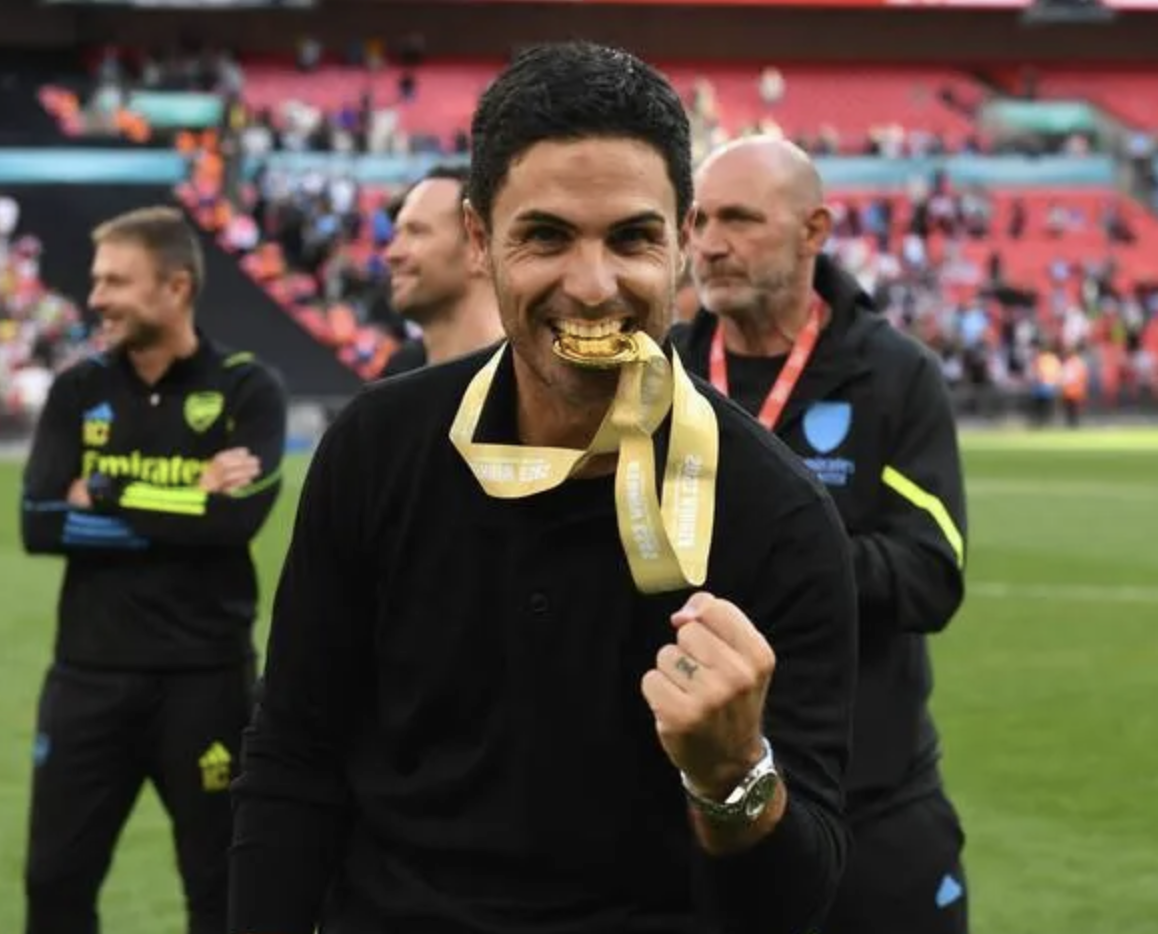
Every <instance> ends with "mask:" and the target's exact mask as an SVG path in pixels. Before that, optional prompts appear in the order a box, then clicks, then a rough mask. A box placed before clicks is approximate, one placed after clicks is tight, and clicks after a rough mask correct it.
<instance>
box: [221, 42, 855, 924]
mask: <svg viewBox="0 0 1158 934" xmlns="http://www.w3.org/2000/svg"><path fill="white" fill-rule="evenodd" d="M472 131H473V132H472V136H473V150H472V159H473V162H472V166H471V176H470V182H469V184H468V189H467V191H468V203H467V205H466V207H465V215H466V225H467V230H468V232H469V234H470V237H471V241H472V244H473V245H474V248H476V249H477V250H479V251H480V254H481V255H483V256H485V258H486V262H487V263H488V265H489V268H490V272H491V276H492V280H493V282H494V285H495V292H496V296H497V299H498V303H499V310H500V314H501V317H502V322H503V329H504V332H505V334H506V341H505V342H504V343H503V345H502V346H501V347H499V348H498V349H497V350H488V351H485V352H483V353H480V354H475V355H472V356H470V357H466V358H462V359H460V360H455V361H452V362H449V363H446V364H443V365H439V366H434V367H430V368H428V369H426V370H422V371H419V372H416V373H413V374H408V375H405V376H402V377H399V378H397V379H394V380H389V381H387V382H385V383H383V384H381V385H378V386H375V387H373V388H371V389H369V390H367V391H366V392H365V393H363V394H362V395H361V396H360V397H359V398H358V399H356V400H355V401H354V402H352V403H351V404H350V405H349V406H348V407H347V408H346V410H345V411H344V412H343V413H342V415H341V416H340V417H339V418H338V419H337V421H336V422H335V423H334V425H333V426H332V427H331V428H330V430H329V431H328V432H327V434H326V437H325V438H324V439H323V441H322V444H321V446H320V448H319V450H318V452H317V454H316V455H315V457H314V460H313V463H312V465H311V468H310V473H309V476H308V478H307V480H306V484H305V487H304V490H303V494H302V501H301V504H300V507H299V512H298V516H297V522H296V525H295V528H294V535H293V540H292V543H291V546H290V549H289V553H288V555H287V558H286V564H285V568H284V571H283V575H282V579H281V582H280V585H279V588H278V594H277V599H276V602H275V607H274V618H273V626H272V632H271V637H270V645H269V653H268V664H267V668H266V678H267V687H266V696H265V700H264V704H263V706H262V708H261V709H260V710H259V711H258V713H257V715H256V718H255V722H254V725H253V727H252V729H251V731H250V734H249V736H248V740H247V747H246V754H245V761H244V763H243V774H242V776H241V778H240V779H239V781H238V783H237V785H236V795H237V802H238V811H237V823H236V831H235V849H234V860H233V877H232V917H231V931H234V932H237V934H299V932H300V934H305V932H309V931H312V930H313V929H314V927H315V925H316V924H318V923H322V924H323V927H324V929H325V930H326V931H327V932H328V934H330V932H332V934H371V932H374V934H377V932H381V931H386V930H391V931H393V930H421V931H424V932H437V934H443V932H446V934H456V932H462V934H473V932H479V934H481V932H498V934H506V932H511V934H515V932H526V934H538V932H541V934H547V932H551V934H588V932H591V934H594V932H605V931H606V932H610V931H614V932H622V934H644V932H649V934H658V932H665V934H709V932H712V934H715V932H727V934H731V932H736V934H740V932H744V934H748V932H755V931H759V932H761V934H805V932H807V930H808V928H809V925H810V924H812V923H813V922H814V921H815V920H816V919H817V918H818V917H819V916H821V914H822V913H823V911H824V909H825V907H826V905H827V904H828V901H829V899H830V898H831V896H832V893H833V891H834V888H835V886H836V883H837V880H838V878H839V876H840V872H841V867H842V865H843V861H844V856H845V850H846V841H847V829H846V827H845V824H844V821H843V817H842V813H841V811H842V797H841V790H840V788H841V780H842V777H843V773H844V769H845V763H846V761H847V758H848V740H849V735H848V734H849V723H850V720H849V708H850V702H851V697H852V691H853V681H854V671H855V635H854V634H855V623H856V620H855V592H854V585H853V580H852V568H851V562H850V555H849V547H848V542H847V539H846V537H845V535H844V533H843V531H842V527H841V523H840V520H839V518H838V516H837V515H836V513H835V510H834V507H833V505H832V503H831V501H830V500H829V499H828V497H827V495H826V494H825V492H824V491H823V489H822V488H821V487H820V486H819V484H818V483H817V482H816V481H815V480H813V479H812V478H811V476H810V475H809V473H808V472H807V471H806V470H805V469H804V468H803V467H800V466H798V465H797V464H796V461H795V459H794V458H793V457H792V455H791V454H790V453H789V452H788V451H787V449H785V448H784V447H783V446H782V445H781V444H780V443H779V442H777V441H776V440H775V439H774V438H772V437H771V436H770V435H769V434H768V433H767V432H764V431H763V430H762V429H761V428H760V426H759V425H758V424H756V423H755V422H754V421H752V420H751V419H749V418H748V417H747V416H746V415H744V414H743V413H742V412H741V411H740V410H739V409H738V408H736V407H735V406H733V405H732V404H731V403H730V402H728V401H727V400H726V399H725V398H724V397H723V396H721V395H720V394H719V393H717V392H715V391H714V390H713V389H711V388H710V387H709V386H707V385H706V384H704V383H701V382H698V381H694V380H693V379H692V378H691V377H689V376H688V375H687V374H686V373H685V372H684V369H683V366H682V364H681V362H680V360H679V358H678V356H676V355H675V354H674V353H672V352H671V350H670V348H666V347H664V346H662V345H661V343H660V341H661V336H662V335H663V334H665V333H666V331H667V328H668V326H669V323H670V320H671V315H672V307H673V302H674V295H675V287H676V283H677V281H678V278H679V272H680V269H681V267H682V265H683V261H684V257H683V250H684V246H685V244H686V241H687V235H688V229H689V228H688V219H689V209H690V206H691V194H692V181H691V159H690V139H689V128H688V123H687V118H686V116H685V114H684V111H683V107H682V105H681V103H680V100H679V97H678V96H677V95H676V93H675V92H674V91H673V90H672V88H671V86H670V85H669V84H668V83H667V82H666V81H665V80H664V79H663V78H662V77H661V76H660V75H659V74H658V73H656V72H655V71H653V70H652V69H650V68H648V67H647V66H646V65H644V64H643V63H642V62H640V61H639V60H638V59H636V58H634V57H632V56H631V55H629V54H627V53H625V52H622V51H618V50H614V49H608V48H604V47H601V46H595V45H590V44H585V43H575V44H566V45H561V46H546V47H539V48H536V49H532V50H530V51H528V52H525V53H523V54H522V55H520V56H519V58H518V59H517V60H516V61H515V62H514V63H513V64H512V65H511V66H510V67H509V68H508V69H507V71H505V72H504V73H503V74H502V75H500V76H499V78H498V79H497V80H496V81H495V82H494V83H493V84H492V85H491V87H490V88H489V89H488V90H487V92H486V93H485V94H484V95H483V97H482V99H481V101H480V103H479V106H478V109H477V111H476V114H475V117H474V122H473V127H472Z"/></svg>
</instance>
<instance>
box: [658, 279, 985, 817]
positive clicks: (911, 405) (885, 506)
mask: <svg viewBox="0 0 1158 934" xmlns="http://www.w3.org/2000/svg"><path fill="white" fill-rule="evenodd" d="M814 287H815V290H816V292H817V294H818V295H819V296H820V297H821V298H823V299H824V300H825V301H826V302H827V304H828V306H829V308H830V309H831V319H830V322H829V324H828V326H827V327H826V328H825V329H824V330H823V331H822V332H821V337H820V340H819V341H818V343H817V345H816V349H815V350H814V352H813V355H812V358H811V360H810V361H809V363H808V365H807V367H806V368H805V370H804V373H803V375H802V376H801V377H800V380H799V382H798V383H797V385H796V387H795V389H794V391H793V393H792V395H791V397H790V398H789V401H788V403H787V405H786V407H785V409H784V411H783V413H782V414H781V417H780V420H779V422H778V424H777V425H776V427H775V431H776V434H777V435H779V436H780V438H781V439H782V440H784V441H785V442H787V444H788V446H789V447H791V448H792V449H793V450H794V451H795V452H796V453H797V454H798V455H799V456H800V457H801V458H802V459H803V460H804V462H805V464H807V465H808V466H809V467H810V468H811V469H812V470H813V472H814V473H815V474H816V475H817V477H819V479H820V480H821V481H822V482H823V483H824V484H825V485H826V486H827V487H828V491H829V493H831V494H832V497H833V499H834V500H835V501H836V504H837V507H838V508H839V510H840V513H841V516H842V517H843V519H844V522H845V526H846V528H847V530H848V531H849V533H850V535H851V537H852V541H853V555H854V559H855V565H856V576H857V585H858V590H859V603H860V614H859V615H860V627H861V631H860V672H859V678H858V694H857V705H856V712H855V717H854V733H853V757H852V764H851V767H850V772H849V779H848V792H849V807H850V809H851V812H852V816H853V818H854V819H855V818H856V817H858V816H865V815H867V814H868V813H869V812H875V811H877V810H879V809H881V808H886V807H889V806H891V805H894V804H896V803H899V801H900V799H904V798H908V797H910V796H919V795H920V794H923V793H924V792H926V791H928V790H929V789H930V788H934V787H936V786H937V784H938V781H939V779H938V776H937V759H938V757H939V751H938V739H937V734H936V730H935V728H934V725H933V722H932V719H931V717H930V715H929V711H928V699H929V696H930V693H931V691H932V674H931V667H930V663H929V656H928V651H927V648H926V642H925V637H926V635H927V634H929V633H933V632H937V631H939V630H941V629H943V628H944V627H945V626H946V625H947V624H948V622H949V621H950V620H951V619H952V618H953V616H954V614H955V613H956V612H957V609H958V608H959V607H960V605H961V602H962V599H963V596H964V586H965V584H964V566H965V553H966V540H965V535H966V515H965V492H964V488H963V484H962V471H961V463H960V458H959V453H958V445H957V434H956V427H955V422H954V417H953V412H952V407H951V403H950V399H949V393H948V390H947V387H946V385H945V383H944V381H943V379H942V375H941V370H940V366H939V364H938V361H937V359H936V357H935V356H934V354H933V353H932V352H931V351H930V350H929V349H928V348H926V347H925V346H924V345H922V344H920V343H918V342H917V341H916V340H914V339H912V338H910V337H909V336H907V335H905V334H903V333H901V332H899V331H897V330H896V329H895V328H893V327H892V326H891V325H890V324H889V322H888V321H887V320H885V319H884V318H883V317H882V316H881V315H880V314H878V313H877V312H876V310H875V309H874V307H873V305H872V302H871V300H870V299H869V297H868V296H867V295H866V294H865V293H864V292H863V291H862V290H861V289H860V288H859V286H858V284H857V282H856V280H855V279H853V278H852V277H851V276H850V275H848V274H847V273H846V272H844V271H842V270H840V269H839V268H838V267H836V266H835V264H833V263H832V262H831V261H830V260H828V259H827V258H826V257H822V258H821V260H820V262H819V263H818V265H817V271H816V277H815V283H814ZM716 325H717V318H716V316H715V315H713V314H710V313H709V312H707V311H704V310H701V311H700V312H699V313H698V314H697V315H696V316H695V318H694V319H693V320H692V321H691V322H689V323H688V324H684V325H676V327H675V328H673V331H672V335H671V337H672V342H673V344H674V345H675V346H676V348H677V350H678V352H679V354H680V358H681V359H682V360H683V361H684V363H685V364H686V366H687V368H688V370H689V371H690V372H692V373H695V374H697V375H699V376H702V377H704V378H708V377H709V357H710V349H711V344H712V337H713V334H714V332H715V329H716ZM784 359H785V358H783V357H780V358H771V359H768V358H745V357H737V356H735V355H732V354H729V355H728V356H727V371H728V389H729V394H730V395H731V396H732V398H733V399H735V400H736V401H737V402H739V403H740V404H741V405H742V406H743V407H744V408H745V409H746V410H747V411H748V412H749V414H756V413H757V412H758V411H759V409H760V407H761V405H762V404H763V402H764V399H765V398H766V396H767V394H768V391H769V389H770V388H771V386H772V385H773V382H774V381H775V378H776V377H777V376H778V375H779V372H780V370H781V368H782V366H783V363H784Z"/></svg>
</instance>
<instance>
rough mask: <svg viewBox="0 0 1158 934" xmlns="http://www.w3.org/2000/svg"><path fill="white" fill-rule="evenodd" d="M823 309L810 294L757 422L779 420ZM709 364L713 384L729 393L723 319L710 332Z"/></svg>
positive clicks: (768, 424)
mask: <svg viewBox="0 0 1158 934" xmlns="http://www.w3.org/2000/svg"><path fill="white" fill-rule="evenodd" d="M823 309H824V302H822V301H821V300H820V298H813V300H812V307H811V308H810V309H809V310H808V323H807V324H805V325H804V329H803V330H802V331H801V332H800V334H799V335H797V337H796V342H795V343H794V344H793V345H792V353H790V354H789V355H788V359H787V360H785V361H784V369H782V370H781V371H780V375H779V376H778V377H777V378H776V383H775V385H773V387H772V389H771V391H770V392H769V393H768V398H767V399H765V400H764V405H763V406H762V407H761V409H760V415H759V418H760V424H762V425H763V426H764V427H765V428H767V429H768V430H769V431H772V430H773V428H775V427H776V423H777V422H778V421H779V420H780V413H781V412H783V411H784V405H785V403H787V402H788V397H789V396H790V395H792V390H793V389H795V388H796V381H797V380H799V379H800V374H801V373H803V372H804V367H805V366H806V365H807V363H808V358H809V357H811V356H812V351H813V350H815V349H816V341H817V340H818V339H819V337H820V325H821V321H822V318H823V316H822V314H821V312H822V311H823ZM709 366H710V376H711V380H712V385H713V386H715V387H716V389H717V390H718V391H719V392H722V393H723V394H724V395H725V396H726V395H727V394H728V363H727V359H726V357H725V353H724V326H723V322H722V321H721V322H717V323H716V333H715V334H713V335H712V354H711V357H710V358H709Z"/></svg>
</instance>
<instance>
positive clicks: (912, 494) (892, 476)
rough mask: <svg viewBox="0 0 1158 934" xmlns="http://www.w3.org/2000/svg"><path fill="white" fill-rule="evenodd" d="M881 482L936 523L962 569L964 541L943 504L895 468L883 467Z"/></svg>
mask: <svg viewBox="0 0 1158 934" xmlns="http://www.w3.org/2000/svg"><path fill="white" fill-rule="evenodd" d="M881 480H882V481H884V484H885V486H887V487H889V488H890V489H892V490H895V491H896V493H897V494H898V495H899V496H901V497H902V498H903V499H906V500H908V501H909V502H910V503H912V504H913V505H914V506H916V507H917V508H918V509H921V510H924V511H925V512H927V513H928V514H929V518H931V519H932V520H933V521H934V522H935V523H937V528H939V529H940V530H941V534H942V535H944V536H945V538H946V539H947V540H948V542H949V546H950V547H951V548H952V549H953V554H954V555H956V556H957V567H959V568H960V567H964V566H965V539H964V537H963V536H962V535H961V530H960V529H958V528H957V523H955V522H954V521H953V517H952V516H951V515H949V510H948V509H946V508H945V504H944V503H943V502H941V500H939V499H938V498H937V497H936V496H934V495H933V494H932V493H930V492H929V491H928V490H923V489H921V488H920V487H919V486H917V484H915V483H914V482H913V481H912V480H910V479H909V478H908V477H906V476H905V475H904V474H903V473H901V472H900V471H899V470H897V469H896V468H895V467H885V469H884V472H883V473H882V474H881Z"/></svg>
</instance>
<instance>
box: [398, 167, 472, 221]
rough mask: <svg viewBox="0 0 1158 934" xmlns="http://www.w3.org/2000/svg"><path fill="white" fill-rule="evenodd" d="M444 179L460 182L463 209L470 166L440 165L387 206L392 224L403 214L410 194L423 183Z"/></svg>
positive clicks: (408, 187) (459, 197) (459, 194)
mask: <svg viewBox="0 0 1158 934" xmlns="http://www.w3.org/2000/svg"><path fill="white" fill-rule="evenodd" d="M438 179H444V180H446V181H451V182H458V200H459V206H460V207H461V205H462V202H464V201H465V200H466V190H467V189H466V186H467V182H468V181H469V180H470V166H468V165H452V164H450V163H440V164H438V165H436V166H433V167H432V168H431V169H430V170H429V171H427V173H426V174H425V175H423V176H422V178H420V179H419V180H418V181H416V182H414V183H412V184H410V185H408V186H407V187H406V188H405V189H404V190H403V191H402V193H401V194H399V195H397V196H396V197H395V198H394V199H393V200H392V201H391V202H390V204H389V205H388V206H387V208H386V214H387V216H388V217H389V218H390V221H391V223H395V222H397V220H398V215H399V214H401V213H402V208H403V207H404V206H405V204H406V199H407V198H409V197H410V193H411V192H412V191H414V189H415V188H417V187H418V186H419V185H421V184H422V183H423V182H430V181H435V180H438Z"/></svg>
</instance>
